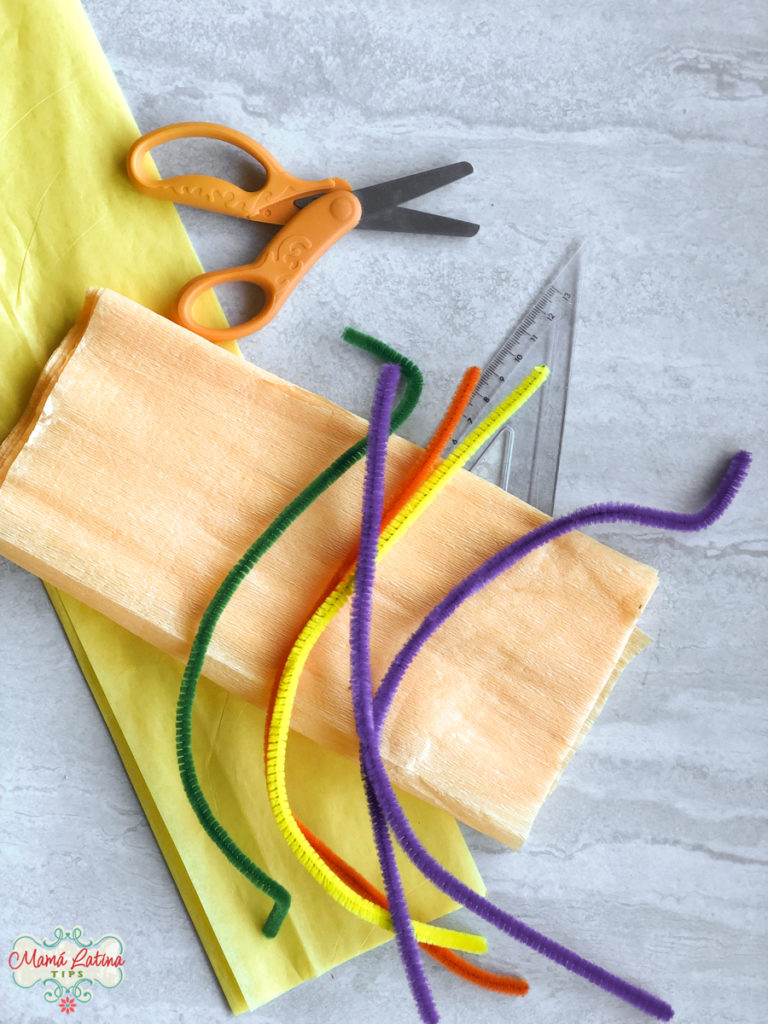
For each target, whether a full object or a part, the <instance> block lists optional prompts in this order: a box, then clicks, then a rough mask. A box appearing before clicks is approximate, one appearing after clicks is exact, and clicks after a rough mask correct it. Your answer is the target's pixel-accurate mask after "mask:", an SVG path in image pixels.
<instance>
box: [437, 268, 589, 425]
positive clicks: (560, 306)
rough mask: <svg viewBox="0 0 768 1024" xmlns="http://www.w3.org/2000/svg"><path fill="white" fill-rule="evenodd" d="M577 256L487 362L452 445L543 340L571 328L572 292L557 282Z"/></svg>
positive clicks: (555, 277) (531, 306)
mask: <svg viewBox="0 0 768 1024" xmlns="http://www.w3.org/2000/svg"><path fill="white" fill-rule="evenodd" d="M576 252H578V249H577V250H576ZM574 255H576V253H573V254H572V255H571V256H569V257H568V258H567V259H565V260H564V261H563V262H561V264H560V266H559V268H558V269H557V270H556V271H555V272H554V274H553V279H551V283H550V284H548V285H546V286H545V287H544V288H543V289H542V290H541V291H540V292H539V294H538V295H537V296H536V298H535V299H534V301H533V302H532V303H531V304H530V305H529V306H528V307H527V308H526V310H525V312H524V313H523V315H522V317H521V318H520V319H519V320H518V321H517V323H516V324H515V325H514V326H513V328H512V329H511V330H510V331H509V332H508V334H507V336H506V337H505V338H504V340H503V341H502V343H501V345H500V346H499V348H498V349H497V350H496V351H495V352H494V354H493V355H492V356H491V358H490V359H489V361H488V362H487V363H486V365H485V367H484V368H483V371H482V373H481V375H480V379H479V381H478V383H477V387H476V388H475V392H474V394H473V395H472V397H471V399H470V401H469V403H468V405H467V408H466V410H465V412H464V415H463V416H462V418H461V420H460V421H459V429H458V430H457V436H456V437H454V438H453V439H452V445H456V444H458V442H459V441H460V440H461V439H462V438H463V437H466V436H467V433H468V431H469V429H471V427H472V426H473V425H474V423H475V421H476V420H479V419H480V418H481V416H482V415H484V413H482V412H481V410H482V409H483V407H484V406H485V405H488V404H490V402H491V400H492V399H493V398H494V397H495V396H496V395H497V394H498V392H499V391H500V390H502V386H503V385H505V384H508V388H507V390H509V388H511V387H512V381H513V380H514V379H515V374H516V372H517V371H516V367H517V365H518V364H519V363H520V362H522V360H523V359H524V357H525V356H526V355H527V354H528V353H529V352H530V351H531V350H532V349H533V348H534V346H535V345H537V344H538V343H539V342H540V340H542V339H545V340H551V339H552V338H553V337H554V332H555V331H556V330H557V329H558V326H559V323H561V322H567V323H570V324H571V329H572V327H573V324H572V319H573V302H572V300H573V292H569V291H563V290H562V288H559V287H558V286H557V283H556V282H557V281H560V283H561V284H562V283H564V282H563V281H562V275H563V274H564V273H565V272H566V269H567V268H568V266H569V265H570V264H571V261H572V259H573V256H574ZM537 327H538V328H539V329H538V330H536V328H537Z"/></svg>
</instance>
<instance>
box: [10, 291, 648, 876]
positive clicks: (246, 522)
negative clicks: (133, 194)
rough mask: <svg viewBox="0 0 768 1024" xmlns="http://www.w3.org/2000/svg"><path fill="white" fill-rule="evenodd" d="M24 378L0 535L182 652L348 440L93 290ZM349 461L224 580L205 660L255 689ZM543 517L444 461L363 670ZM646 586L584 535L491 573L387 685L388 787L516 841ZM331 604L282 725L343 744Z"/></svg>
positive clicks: (353, 478) (265, 695)
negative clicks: (440, 482) (43, 361)
mask: <svg viewBox="0 0 768 1024" xmlns="http://www.w3.org/2000/svg"><path fill="white" fill-rule="evenodd" d="M39 388H40V390H39V392H38V393H37V394H36V395H35V396H34V399H33V401H32V402H31V403H30V407H29V410H28V413H27V414H26V415H25V416H24V417H22V419H21V420H20V423H19V426H18V428H17V430H16V431H14V432H13V433H12V434H11V435H10V436H9V438H8V439H7V441H6V443H5V445H4V447H3V449H2V451H0V480H1V481H2V484H1V485H0V553H2V554H5V555H7V556H8V557H10V558H12V559H13V560H14V561H17V562H18V563H19V564H20V565H22V566H24V567H25V568H27V569H29V570H30V571H33V572H36V573H37V574H38V575H41V576H43V577H45V578H46V579H48V581H49V582H52V583H53V584H54V585H56V586H59V587H61V588H62V589H63V590H65V591H66V592H67V593H70V594H72V596H74V597H75V598H77V599H78V600H81V601H83V602H85V603H87V604H88V605H90V606H92V607H95V608H96V609H97V610H99V611H101V612H103V613H105V614H107V615H108V616H109V617H110V618H111V619H113V620H114V621H115V622H118V623H119V624H120V625H122V626H124V627H125V628H126V629H129V630H130V631H131V632H133V633H135V634H136V635H137V636H140V637H141V638H142V639H144V640H147V641H148V642H149V643H151V644H153V645H154V646H156V647H158V648H159V649H161V650H163V651H164V652H165V653H167V654H170V655H171V656H172V657H174V658H178V659H180V660H182V659H186V657H187V656H188V654H189V650H190V646H191V643H192V639H193V636H194V633H195V630H196V627H197V624H198V622H199V621H200V618H201V616H202V614H203V612H204V611H205V608H206V607H207V605H208V604H209V603H210V601H211V599H212V597H213V595H214V593H215V591H216V589H217V587H218V585H219V583H220V582H221V580H222V579H223V578H224V576H225V575H226V573H227V572H228V571H229V569H230V568H231V566H232V565H234V564H235V563H236V562H237V561H238V559H239V558H240V556H241V555H242V554H243V552H244V551H245V550H246V549H247V548H248V546H249V544H250V543H251V542H252V541H253V539H254V537H258V535H259V534H260V533H261V532H262V531H264V530H265V529H266V528H267V527H268V526H269V524H270V523H271V522H272V520H273V519H274V518H275V516H276V515H277V514H278V513H279V512H280V511H281V510H282V509H283V507H284V506H285V505H286V504H287V502H289V501H290V500H291V499H292V498H294V497H295V496H296V495H297V494H299V492H300V491H301V490H302V489H303V488H304V487H305V486H306V485H307V484H308V483H309V482H310V481H311V480H313V479H314V477H316V476H317V474H318V473H319V472H320V471H321V470H323V469H325V468H326V466H328V465H329V464H330V463H331V462H332V461H333V459H334V458H336V457H337V456H338V455H340V454H341V453H342V452H343V451H344V450H345V449H347V448H348V447H349V446H350V445H351V444H353V443H355V442H357V441H359V440H360V439H361V438H362V437H364V436H365V434H366V423H365V421H364V420H362V419H360V418H359V417H356V416H353V415H352V414H351V413H348V412H346V411H344V410H342V409H340V408H338V407H337V406H335V405H333V404H332V403H331V402H328V401H327V400H325V399H323V398H320V397H318V396H316V395H312V394H310V393H309V392H307V391H304V390H302V389H300V388H297V387H295V386H293V385H291V384H288V383H286V382H284V381H282V380H280V379H278V378H277V377H274V376H273V375H271V374H269V373H266V372H265V371H263V370H260V369H259V368H258V367H255V366H252V365H250V364H248V363H245V362H244V361H243V360H242V359H239V358H238V357H236V356H234V355H232V354H231V353H229V352H226V351H222V350H220V349H218V348H216V347H215V346H213V345H211V344H209V343H207V342H205V341H203V340H202V339H201V338H199V337H197V336H196V335H194V334H192V333H190V332H189V331H186V330H185V329H184V328H182V327H179V326H178V325H176V324H173V323H171V322H170V321H168V320H165V319H164V318H162V317H159V316H157V315H156V314H153V313H151V312H149V311H148V310H146V309H145V308H144V307H142V306H140V305H138V304H136V303H134V302H132V301H130V300H128V299H126V298H124V297H122V296H120V295H117V294H116V293H115V292H112V291H109V290H102V291H100V292H99V293H98V294H96V295H92V296H91V297H90V298H89V301H88V303H87V304H86V307H85V308H84V311H83V314H82V316H81V318H80V320H79V321H78V325H77V326H76V328H74V329H73V330H72V331H71V332H70V333H69V335H68V336H67V339H66V340H65V341H64V342H63V344H62V346H61V347H60V348H59V349H58V350H57V352H56V353H55V355H54V356H53V357H52V359H51V361H50V362H49V363H48V364H47V366H46V369H45V371H44V372H43V374H42V375H41V382H40V385H39ZM169 398H170V400H169ZM391 453H392V454H391V458H390V464H389V465H390V485H391V486H392V487H393V488H398V487H399V486H400V484H401V482H402V481H403V480H404V479H405V478H406V477H407V476H408V475H409V474H410V472H411V470H412V468H413V466H414V465H415V464H416V463H417V462H418V461H419V460H420V458H421V455H422V450H421V449H420V448H418V447H417V446H415V445H412V444H410V443H409V442H407V441H405V440H403V439H402V438H394V439H393V442H392V445H391ZM446 461H447V460H446ZM362 472H363V470H362V466H360V465H357V466H356V467H354V468H353V469H351V470H350V471H349V472H347V473H346V474H345V475H344V477H343V478H342V479H341V480H339V481H338V483H336V484H335V485H334V486H333V487H332V488H330V489H329V490H328V491H326V492H325V493H324V494H323V495H322V496H321V497H320V498H319V499H318V500H317V501H315V502H314V503H313V504H312V505H311V507H310V508H309V509H307V511H306V512H305V513H304V514H303V515H302V516H301V517H300V518H299V520H298V521H297V522H296V523H294V525H293V526H292V527H291V529H290V530H288V531H287V532H286V533H285V534H284V535H283V536H282V537H281V539H280V541H279V543H277V544H275V545H274V546H273V547H272V548H271V549H270V550H269V551H268V552H267V554H266V555H265V556H264V557H263V558H262V560H261V562H260V563H259V571H258V572H254V573H252V574H250V575H249V576H248V577H247V578H246V579H245V580H244V582H243V583H242V585H241V587H240V588H239V590H238V591H237V594H236V595H235V597H234V598H233V600H232V601H231V602H230V603H229V605H228V606H227V608H226V611H225V613H224V614H223V615H222V617H221V619H220V621H219V623H218V625H217V629H216V632H215V634H214V636H213V639H212V642H211V645H210V647H209V649H208V657H207V658H206V661H205V673H206V675H207V676H208V678H210V679H212V680H213V681H215V682H217V683H219V684H220V685H221V686H222V687H224V688H225V689H228V690H230V691H231V692H233V693H235V694H237V695H238V696H242V697H245V698H246V699H248V700H250V701H251V702H252V703H254V704H257V705H260V706H266V704H267V701H268V699H269V693H270V689H271V686H272V681H273V679H274V678H275V676H276V675H277V674H278V673H279V671H280V669H281V668H282V666H283V664H284V662H285V658H286V657H287V654H288V650H287V646H288V644H289V643H290V639H291V638H292V637H295V636H297V635H298V632H299V630H300V629H301V627H302V625H303V624H304V622H305V621H306V617H307V615H308V614H309V613H310V612H311V611H312V609H313V608H314V607H315V606H316V603H317V601H318V600H319V598H320V597H321V596H322V594H323V593H324V592H325V590H326V588H327V586H328V584H329V582H330V581H331V580H332V579H333V578H335V576H336V573H337V570H338V567H339V565H340V564H341V563H342V562H343V561H344V560H345V558H346V556H347V553H348V552H349V551H350V550H351V549H352V548H353V547H354V544H355V541H356V539H357V535H358V524H357V517H356V514H355V507H356V505H357V503H358V502H357V497H358V495H359V493H360V489H361V484H362ZM546 519H547V517H546V516H544V515H543V514H542V513H540V512H537V511H536V510H535V509H532V508H530V507H529V506H527V505H525V504H524V503H523V502H521V501H519V500H518V499H516V498H513V497H512V496H511V495H508V494H505V493H504V492H502V491H500V490H499V489H498V488H497V487H494V486H493V485H491V484H488V483H487V482H486V481H484V480H480V479H478V478H476V477H474V476H472V475H471V474H469V473H466V472H462V473H459V474H457V476H456V477H455V478H454V480H452V481H451V484H450V486H449V487H447V488H446V489H445V490H444V492H443V493H442V494H441V495H440V498H439V500H437V501H435V502H434V504H433V506H432V507H431V508H430V510H429V514H428V515H425V516H422V517H421V518H420V519H419V521H418V522H417V523H415V525H413V526H412V527H411V528H410V529H409V530H408V531H407V533H406V535H405V536H404V537H403V539H401V540H398V542H397V543H396V544H394V545H393V547H392V550H391V551H389V552H388V554H387V557H386V559H384V562H383V566H382V572H381V573H380V576H379V583H380V585H379V587H378V592H377V607H378V609H379V611H380V613H377V615H376V623H377V626H376V636H375V642H374V650H375V657H376V664H375V666H374V667H375V669H376V671H377V672H378V673H379V675H383V672H384V670H385V668H386V666H387V665H388V664H389V662H390V661H391V659H392V657H393V656H394V654H395V652H396V651H397V650H398V649H399V648H400V646H402V644H403V642H404V641H405V640H406V639H407V637H408V635H409V634H410V632H411V630H412V629H413V628H415V626H416V625H417V624H418V623H419V622H420V621H421V619H422V618H423V617H424V615H425V614H426V612H427V611H428V610H429V609H430V608H431V607H432V605H434V604H435V602H436V601H437V600H439V599H440V597H442V596H443V594H445V593H446V592H447V591H448V590H450V588H451V587H452V586H453V585H454V584H455V583H457V582H458V581H459V580H461V579H462V578H463V577H464V576H465V575H466V574H467V573H468V572H470V571H472V570H473V569H474V568H475V567H476V566H477V565H478V564H479V563H481V562H482V561H484V559H485V558H487V557H489V556H490V555H491V554H493V553H494V552H495V551H497V550H498V549H499V548H500V547H502V546H504V544H506V543H508V542H509V540H510V539H512V538H514V537H515V536H519V535H520V534H523V533H526V532H527V531H528V530H529V529H531V528H532V527H534V526H537V525H540V524H541V523H542V522H545V521H546ZM298 566H300V567H301V569H300V571H298V570H297V567H298ZM655 585H656V573H655V572H654V571H653V570H652V569H649V568H648V567H646V566H643V565H641V564H640V563H637V562H635V561H633V560H632V559H629V558H627V557H626V556H624V555H621V554H619V553H618V552H616V551H613V550H611V549H610V548H607V547H605V546H604V545H602V544H599V543H598V542H597V541H594V540H592V539H591V538H588V537H586V536H584V535H583V534H572V535H569V536H568V537H566V538H563V539H562V540H561V541H559V542H558V543H557V544H554V545H551V546H549V547H548V548H546V549H545V550H543V551H542V552H537V553H536V555H534V556H533V557H532V558H531V559H528V560H526V563H525V564H523V565H522V566H521V567H520V571H519V572H518V573H515V574H514V577H503V578H501V579H499V580H497V581H495V582H494V583H493V584H492V586H491V587H490V588H489V589H488V591H487V599H486V600H483V601H482V602H479V601H478V602H474V603H473V604H472V606H471V608H468V609H467V611H466V614H464V615H463V616H462V617H461V622H460V623H457V624H453V623H451V624H449V625H448V626H446V628H445V629H444V630H443V631H442V634H441V642H440V643H439V644H435V645H430V646H429V647H428V649H427V650H426V651H425V652H424V653H423V654H422V656H421V657H420V658H419V665H418V669H417V670H416V671H415V673H414V678H413V679H412V680H411V685H410V686H408V687H407V688H405V690H404V692H403V694H402V699H400V697H398V699H397V700H396V701H395V705H394V708H393V713H392V715H391V716H390V725H391V728H388V729H387V731H386V733H385V736H384V755H385V759H386V761H387V764H388V767H389V768H390V770H391V772H392V776H393V779H394V781H395V782H396V783H397V784H398V785H399V786H401V787H402V788H403V789H405V790H407V791H409V792H411V793H413V794H414V795H417V796H422V797H424V798H425V799H428V800H429V801H430V802H431V803H433V804H435V805H436V806H441V807H443V809H445V810H449V811H450V812H451V813H454V814H456V816H458V817H460V818H461V819H462V820H464V821H465V822H467V824H470V825H472V826H473V827H475V828H478V829H480V830H481V831H484V832H486V833H488V834H490V835H495V836H496V837H498V838H500V839H502V840H505V841H507V842H508V843H509V844H510V845H517V844H519V842H520V841H522V839H523V838H524V836H525V835H526V834H527V832H528V829H529V828H530V825H531V822H532V821H533V818H534V816H535V814H536V812H537V811H538V809H539V807H540V806H541V802H542V801H543V799H544V798H545V796H546V794H547V793H548V792H549V790H550V788H551V786H552V785H553V782H554V780H555V778H556V777H557V776H558V775H559V773H560V770H561V767H562V764H563V763H564V761H565V759H566V758H567V757H568V756H569V754H570V752H571V750H572V748H573V745H574V744H575V743H576V742H578V739H579V737H580V735H581V734H582V730H583V727H584V724H585V722H586V720H587V719H588V718H589V716H590V714H591V713H592V711H593V708H594V705H595V703H596V701H599V700H600V699H601V695H602V692H603V689H604V687H605V686H606V683H607V682H608V680H609V679H610V676H611V674H612V672H613V671H614V668H615V666H616V663H617V661H618V659H619V657H620V656H621V654H622V651H623V650H624V648H625V646H626V644H627V642H628V640H629V638H630V635H631V633H632V630H633V628H634V626H635V623H636V621H637V617H638V615H639V614H640V611H641V609H642V607H643V606H644V604H645V602H646V601H647V599H648V597H649V596H650V594H651V592H652V591H653V589H654V587H655ZM347 618H348V610H347V609H345V610H342V611H341V612H340V613H339V614H338V615H337V616H336V618H335V619H334V621H333V623H332V624H331V625H330V626H329V628H328V629H327V630H326V631H325V633H324V635H323V637H322V639H321V641H320V642H319V643H318V644H317V646H316V647H315V649H314V650H313V651H312V654H311V656H310V658H309V660H308V662H307V666H306V669H305V672H304V678H303V680H302V686H301V690H300V699H299V702H298V705H297V707H296V710H295V713H294V720H293V724H294V727H295V728H296V729H297V730H298V731H300V732H302V733H303V734H304V735H306V736H308V737H309V738H310V739H314V740H316V741H317V742H319V743H321V744H322V745H323V746H326V747H328V748H329V749H332V750H334V751H335V752H336V753H341V754H346V755H349V756H352V757H354V756H355V754H356V749H357V745H356V734H355V728H354V721H353V715H352V708H351V704H350V700H349V688H348V679H349V665H348V657H347V650H348V639H347V638H348V623H347V622H346V621H345V620H346V619H347ZM479 693H482V694H483V700H482V701H479V700H478V699H477V695H478V694H479ZM478 761H480V762H482V764H483V771H482V772H478V771H477V770H476V766H477V764H478ZM308 824H309V825H310V827H312V822H308ZM267 870H268V869H267ZM289 888H290V887H289Z"/></svg>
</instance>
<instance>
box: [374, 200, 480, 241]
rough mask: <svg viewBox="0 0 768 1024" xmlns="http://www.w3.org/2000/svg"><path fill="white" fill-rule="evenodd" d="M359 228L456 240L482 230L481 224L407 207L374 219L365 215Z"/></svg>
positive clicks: (383, 211) (398, 207) (389, 211)
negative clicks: (446, 236) (445, 237)
mask: <svg viewBox="0 0 768 1024" xmlns="http://www.w3.org/2000/svg"><path fill="white" fill-rule="evenodd" d="M363 210H365V207H363ZM357 226H358V228H365V229H367V230H368V231H403V232H409V233H410V234H418V235H450V236H452V237H454V238H471V237H472V236H473V235H476V234H477V232H478V231H479V230H480V225H479V224H472V223H470V222H469V221H468V220H455V219H454V218H453V217H441V216H440V215H439V214H437V213H424V212H423V211H422V210H409V209H408V208H407V207H405V206H396V207H394V209H391V210H382V212H381V213H378V214H376V215H374V216H372V217H371V216H366V215H365V213H363V216H362V217H361V218H360V223H359V224H358V225H357Z"/></svg>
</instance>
